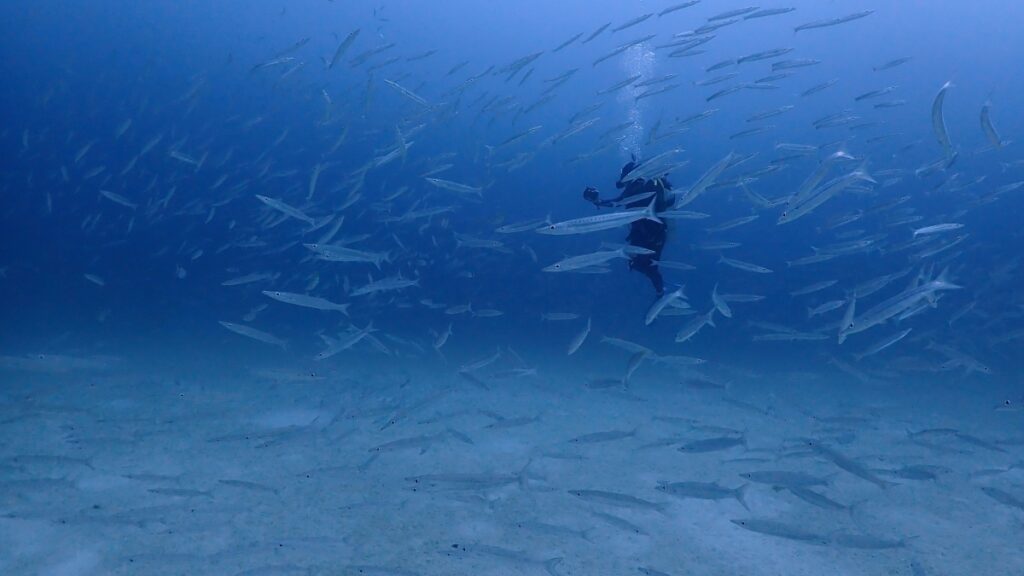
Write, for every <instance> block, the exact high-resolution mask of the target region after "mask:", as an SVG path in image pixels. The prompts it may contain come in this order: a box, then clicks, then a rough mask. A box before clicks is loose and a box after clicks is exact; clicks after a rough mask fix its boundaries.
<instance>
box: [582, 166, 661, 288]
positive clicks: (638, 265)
mask: <svg viewBox="0 0 1024 576" xmlns="http://www.w3.org/2000/svg"><path fill="white" fill-rule="evenodd" d="M639 165H640V164H639V163H638V162H637V161H636V156H633V160H632V161H630V162H628V163H627V164H626V165H625V166H623V167H622V172H621V173H620V174H619V180H618V181H617V182H616V183H615V187H616V188H618V189H619V190H622V193H621V194H619V196H618V198H613V199H606V200H602V199H601V198H600V196H599V192H598V190H597V188H594V187H591V186H587V189H586V190H584V191H583V198H584V199H585V200H587V201H588V202H590V203H591V204H593V205H594V206H595V207H597V208H601V207H610V206H625V207H626V208H644V207H646V206H647V205H648V204H649V203H650V201H651V197H652V196H654V197H655V202H654V211H655V212H662V211H664V210H667V209H668V208H670V207H671V204H672V202H671V200H670V199H669V198H667V196H668V195H667V194H666V191H668V190H671V189H672V185H671V184H669V182H668V180H666V179H665V178H663V177H662V178H654V179H652V180H645V179H643V178H633V179H630V178H629V173H630V172H632V171H633V170H635V169H636V168H637V167H638V166H639ZM667 233H668V224H666V223H664V222H655V221H653V220H637V221H636V222H633V223H632V224H630V225H629V235H627V236H626V241H627V242H629V244H630V245H632V246H637V247H640V248H646V249H648V250H651V251H652V252H653V253H651V254H635V255H633V256H630V258H629V269H630V270H636V271H638V272H640V273H641V274H643V275H644V276H647V278H648V279H649V280H650V281H651V284H652V285H653V286H654V291H655V292H657V293H658V296H659V297H660V296H662V295H663V294H664V293H665V281H664V280H663V279H662V277H661V271H660V270H659V269H658V264H657V262H658V260H660V259H661V251H662V250H663V249H664V248H665V237H666V235H667Z"/></svg>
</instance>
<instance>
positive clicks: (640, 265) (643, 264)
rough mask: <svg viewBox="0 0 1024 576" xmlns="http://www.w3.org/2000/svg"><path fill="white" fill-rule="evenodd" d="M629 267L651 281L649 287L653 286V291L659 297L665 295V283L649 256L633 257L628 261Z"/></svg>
mask: <svg viewBox="0 0 1024 576" xmlns="http://www.w3.org/2000/svg"><path fill="white" fill-rule="evenodd" d="M629 267H630V269H632V270H636V271H637V272H640V273H641V274H643V275H644V276H647V279H648V280H650V281H651V285H652V286H654V291H655V292H657V293H658V296H661V295H662V294H664V293H665V281H664V280H663V279H662V277H661V270H658V267H657V266H656V265H655V264H654V261H653V259H652V258H651V256H650V255H646V254H645V255H643V256H635V257H633V258H631V259H630V261H629Z"/></svg>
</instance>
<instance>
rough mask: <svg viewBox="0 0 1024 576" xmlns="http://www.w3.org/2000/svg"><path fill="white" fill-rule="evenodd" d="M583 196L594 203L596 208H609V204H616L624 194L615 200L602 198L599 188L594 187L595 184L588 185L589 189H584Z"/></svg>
mask: <svg viewBox="0 0 1024 576" xmlns="http://www.w3.org/2000/svg"><path fill="white" fill-rule="evenodd" d="M583 198H584V199H585V200H586V201H587V202H590V203H591V204H593V205H594V207H595V208H601V207H605V208H607V207H609V206H614V203H615V202H618V201H619V200H621V199H622V196H621V195H620V196H619V197H618V198H615V199H613V200H602V199H601V197H600V196H599V192H598V190H597V188H594V187H593V186H587V189H586V190H584V191H583Z"/></svg>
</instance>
